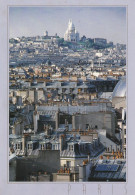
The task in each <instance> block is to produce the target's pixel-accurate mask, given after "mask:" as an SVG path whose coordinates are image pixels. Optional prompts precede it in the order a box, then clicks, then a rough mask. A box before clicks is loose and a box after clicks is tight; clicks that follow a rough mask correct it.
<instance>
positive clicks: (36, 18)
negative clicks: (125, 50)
mask: <svg viewBox="0 0 135 195" xmlns="http://www.w3.org/2000/svg"><path fill="white" fill-rule="evenodd" d="M70 18H71V19H72V21H73V23H74V25H75V27H76V29H77V31H78V32H79V33H80V36H82V35H85V36H86V37H89V38H96V37H101V38H107V40H108V41H113V42H114V43H126V32H127V28H126V8H125V7H10V8H9V37H19V36H36V35H43V33H44V32H45V31H46V30H47V31H48V33H49V35H54V34H55V33H57V34H58V35H59V36H61V37H63V36H64V33H65V31H66V29H67V25H68V21H69V19H70Z"/></svg>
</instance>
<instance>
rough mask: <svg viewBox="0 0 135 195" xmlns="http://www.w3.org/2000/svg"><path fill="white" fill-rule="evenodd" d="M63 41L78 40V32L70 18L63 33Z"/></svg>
mask: <svg viewBox="0 0 135 195" xmlns="http://www.w3.org/2000/svg"><path fill="white" fill-rule="evenodd" d="M64 40H65V41H71V42H78V41H79V33H78V32H77V31H76V29H75V25H74V24H73V23H72V20H71V19H70V20H69V22H68V28H67V30H66V32H65V34H64Z"/></svg>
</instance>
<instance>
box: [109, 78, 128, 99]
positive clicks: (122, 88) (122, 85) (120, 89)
mask: <svg viewBox="0 0 135 195" xmlns="http://www.w3.org/2000/svg"><path fill="white" fill-rule="evenodd" d="M115 97H126V77H122V78H121V80H120V81H119V82H118V83H117V85H116V86H115V88H114V90H113V94H112V98H115Z"/></svg>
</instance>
